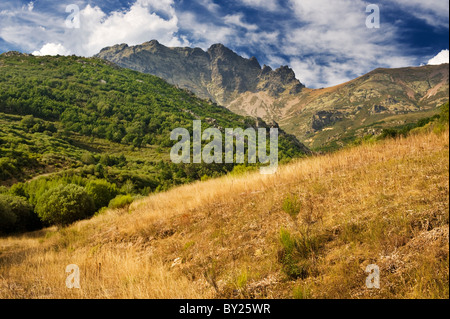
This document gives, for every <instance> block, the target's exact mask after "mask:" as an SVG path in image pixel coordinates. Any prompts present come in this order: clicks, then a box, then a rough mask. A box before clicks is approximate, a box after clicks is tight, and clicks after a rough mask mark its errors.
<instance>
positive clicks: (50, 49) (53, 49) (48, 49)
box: [32, 43, 70, 56]
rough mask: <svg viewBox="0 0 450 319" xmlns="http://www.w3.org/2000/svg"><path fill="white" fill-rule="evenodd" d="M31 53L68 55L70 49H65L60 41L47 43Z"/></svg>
mask: <svg viewBox="0 0 450 319" xmlns="http://www.w3.org/2000/svg"><path fill="white" fill-rule="evenodd" d="M32 54H33V55H41V56H43V55H70V51H69V50H67V49H66V48H65V47H64V46H63V45H62V44H61V43H47V44H45V45H44V46H43V47H42V48H41V49H40V50H38V51H34V52H33V53H32Z"/></svg>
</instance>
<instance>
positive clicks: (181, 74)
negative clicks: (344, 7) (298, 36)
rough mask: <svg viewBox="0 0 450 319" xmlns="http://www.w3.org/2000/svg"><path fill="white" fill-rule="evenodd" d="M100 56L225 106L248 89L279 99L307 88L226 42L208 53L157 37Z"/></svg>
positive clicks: (287, 70)
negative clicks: (166, 43) (172, 45)
mask: <svg viewBox="0 0 450 319" xmlns="http://www.w3.org/2000/svg"><path fill="white" fill-rule="evenodd" d="M97 57H99V58H102V59H105V60H108V61H111V62H113V63H116V64H117V65H119V66H121V67H125V68H129V69H133V70H136V71H139V72H143V73H149V74H153V75H156V76H158V77H161V78H163V79H165V80H166V81H167V82H169V83H171V84H174V85H177V86H179V87H181V88H184V89H188V90H190V91H192V92H193V93H195V94H196V95H197V96H199V97H201V98H203V99H211V100H212V101H213V102H216V103H218V104H221V105H225V106H227V105H229V104H230V103H232V102H233V101H234V100H235V99H236V98H238V97H240V96H241V95H242V94H243V93H246V92H253V93H257V92H266V93H267V94H269V95H270V96H272V97H274V98H278V97H280V96H281V95H283V94H296V93H299V92H301V90H302V89H303V88H304V86H303V85H302V84H301V83H300V81H298V80H297V79H296V78H295V74H294V71H292V70H291V69H290V68H288V67H286V66H285V67H281V68H279V69H277V70H272V69H271V68H270V67H268V66H266V65H264V67H261V65H260V64H259V62H258V60H257V59H256V58H255V57H252V58H251V59H245V58H243V57H240V56H239V55H237V54H236V53H234V52H233V51H231V50H230V49H228V48H227V47H225V46H224V45H222V44H215V45H213V46H211V47H210V48H209V50H208V51H206V52H205V51H203V50H202V49H199V48H194V49H193V48H168V47H166V46H164V45H162V44H160V43H159V42H158V41H156V40H153V41H150V42H146V43H144V44H142V45H138V46H133V47H129V46H128V45H126V44H121V45H115V46H113V47H108V48H105V49H103V50H101V52H100V53H99V54H97Z"/></svg>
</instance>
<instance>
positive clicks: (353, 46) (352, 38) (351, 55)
mask: <svg viewBox="0 0 450 319" xmlns="http://www.w3.org/2000/svg"><path fill="white" fill-rule="evenodd" d="M290 3H291V8H292V10H293V11H294V12H295V14H296V16H297V17H298V19H299V21H300V22H301V23H302V24H303V25H302V26H301V27H298V28H296V29H292V30H288V32H287V34H286V37H285V39H283V41H282V46H283V48H284V52H285V53H286V54H287V55H289V56H290V57H291V60H290V65H292V67H293V69H294V71H295V73H296V75H297V77H298V78H299V79H300V80H301V81H302V82H303V83H304V84H306V85H307V86H310V87H324V86H333V85H337V84H341V83H343V82H346V81H348V80H351V79H353V78H355V77H357V76H359V75H362V74H364V73H366V72H368V71H371V70H372V69H375V68H377V67H402V66H409V65H414V63H415V59H413V58H411V57H408V56H405V54H404V51H402V48H400V47H398V46H397V45H396V44H395V38H396V34H397V31H398V30H397V29H396V27H395V26H394V25H390V24H388V23H383V24H382V25H381V28H380V29H368V28H367V27H366V18H367V14H366V12H365V11H366V7H367V5H368V4H369V3H368V2H365V1H361V0H334V1H327V0H290Z"/></svg>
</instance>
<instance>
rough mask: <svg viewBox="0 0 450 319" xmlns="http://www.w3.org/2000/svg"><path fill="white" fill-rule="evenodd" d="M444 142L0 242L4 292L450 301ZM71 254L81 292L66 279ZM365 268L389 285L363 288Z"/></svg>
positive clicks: (390, 144) (332, 159)
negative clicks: (375, 268)
mask: <svg viewBox="0 0 450 319" xmlns="http://www.w3.org/2000/svg"><path fill="white" fill-rule="evenodd" d="M448 138H449V135H448V129H447V131H445V132H443V133H439V134H435V133H426V134H416V135H412V136H410V137H408V138H402V139H397V140H393V139H392V140H386V141H383V142H382V143H379V144H371V145H368V144H367V145H362V146H359V147H356V148H352V149H347V150H343V151H340V152H336V153H333V154H328V155H325V156H321V157H314V158H307V159H303V160H299V161H298V162H296V163H292V164H289V165H286V166H283V167H281V168H280V170H279V173H278V174H277V175H276V176H275V175H273V176H261V175H259V174H246V175H245V176H242V177H226V178H221V179H217V180H210V181H207V182H203V183H196V184H193V185H185V186H182V187H181V188H177V189H174V190H172V191H170V192H167V193H160V194H155V195H153V196H151V197H149V198H146V199H143V200H142V201H139V202H136V203H134V204H133V205H132V207H131V208H130V209H129V210H128V209H122V210H110V211H108V212H105V213H104V214H102V215H100V216H97V217H94V218H93V219H91V220H89V221H83V222H79V223H77V224H75V225H73V226H71V227H68V228H66V229H61V230H57V229H56V228H51V229H46V230H43V231H41V232H38V233H33V234H29V235H25V236H16V237H9V238H4V239H0V298H51V299H53V298H150V299H152V298H169V299H173V298H176V299H178V298H188V299H192V298H276V299H279V298H355V299H358V298H420V299H421V298H425V299H427V298H442V299H448V297H449V289H448V287H449V286H448V284H449V277H448V274H449V268H448V266H449V264H448V256H449V238H448V236H449V228H448V227H449V224H448V222H449V184H448V180H449V171H448V169H449V148H448ZM289 203H291V204H290V205H288V204H289ZM290 207H294V208H295V207H300V209H299V211H298V212H299V215H298V216H296V215H295V214H293V213H295V211H293V210H292V209H290ZM288 213H291V215H289V214H288ZM293 247H296V248H295V249H294V248H293ZM69 264H76V265H78V266H79V267H80V270H81V271H80V273H81V278H80V279H81V289H67V288H66V287H65V285H64V283H65V280H66V276H67V274H66V273H65V272H64V270H65V267H66V266H67V265H69ZM369 264H376V265H378V266H379V267H380V274H381V287H380V288H381V289H372V290H370V289H367V288H366V278H367V276H368V273H366V272H365V270H366V267H367V266H368V265H369Z"/></svg>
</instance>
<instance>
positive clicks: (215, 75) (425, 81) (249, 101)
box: [97, 41, 449, 151]
mask: <svg viewBox="0 0 450 319" xmlns="http://www.w3.org/2000/svg"><path fill="white" fill-rule="evenodd" d="M97 57H100V58H103V59H105V60H108V61H111V62H113V63H116V64H118V65H120V66H123V67H126V68H130V69H133V70H137V71H140V72H144V73H149V74H154V75H156V76H159V77H161V78H163V79H165V80H166V81H168V82H170V83H172V84H174V85H177V86H179V87H181V88H184V89H187V90H190V91H192V92H193V93H195V94H196V95H198V96H200V97H202V98H208V99H211V100H212V101H214V102H217V103H219V104H220V105H223V106H225V107H227V108H228V109H230V110H231V111H233V112H235V113H237V114H241V115H245V116H252V117H260V118H263V119H265V120H266V121H269V122H271V121H276V122H278V123H279V124H280V127H281V128H282V129H283V130H285V131H286V132H287V133H289V134H293V135H295V136H296V137H297V138H298V139H299V140H300V141H301V142H303V143H304V144H306V145H307V146H308V147H310V148H312V149H314V150H327V151H328V150H336V149H339V148H341V147H343V146H345V145H346V144H348V143H350V142H352V141H353V140H354V139H356V138H358V137H361V136H364V135H366V134H369V133H371V134H379V133H380V132H381V131H382V130H383V129H384V128H391V127H395V126H398V125H404V124H408V123H411V122H414V121H416V120H418V119H420V118H421V117H422V118H423V117H429V116H433V115H434V114H436V113H437V112H438V109H437V107H439V106H440V105H441V104H443V103H445V102H446V101H447V100H448V98H449V94H448V90H449V77H448V75H449V68H448V64H445V65H439V66H423V67H411V68H401V69H377V70H374V71H372V72H370V73H368V74H366V75H364V76H361V77H360V78H358V79H355V80H353V81H350V82H348V83H344V84H342V85H339V86H336V87H332V88H324V89H317V90H315V89H308V88H305V86H304V85H303V84H301V83H300V81H299V80H297V79H296V75H295V74H294V72H293V70H292V69H290V68H289V67H287V66H284V67H281V68H279V69H277V70H272V69H271V68H270V67H268V66H264V67H261V66H260V64H259V62H258V61H257V59H256V58H254V57H253V58H251V59H245V58H242V57H240V56H238V55H237V54H236V53H234V52H233V51H231V50H230V49H228V48H226V47H225V46H223V45H221V44H216V45H213V46H212V47H211V48H210V49H209V50H207V51H206V52H205V51H203V50H201V49H199V48H195V49H192V48H168V47H165V46H163V45H161V44H160V43H158V42H157V41H150V42H147V43H144V44H142V45H137V46H133V47H129V46H127V45H125V44H122V45H116V46H113V47H108V48H105V49H103V50H102V51H101V52H100V53H99V54H98V55H97ZM297 76H298V77H300V78H301V76H302V75H301V74H298V75H297Z"/></svg>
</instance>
